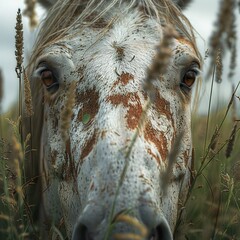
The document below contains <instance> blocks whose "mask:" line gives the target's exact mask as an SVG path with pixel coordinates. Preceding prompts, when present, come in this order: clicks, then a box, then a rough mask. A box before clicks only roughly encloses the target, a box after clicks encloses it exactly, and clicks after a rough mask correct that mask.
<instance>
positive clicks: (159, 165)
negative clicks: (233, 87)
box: [27, 0, 201, 240]
mask: <svg viewBox="0 0 240 240" xmlns="http://www.w3.org/2000/svg"><path fill="white" fill-rule="evenodd" d="M39 2H40V3H42V5H43V6H44V7H45V8H46V9H47V15H46V18H45V20H44V21H43V23H42V25H41V27H40V30H39V33H38V36H37V39H36V43H35V45H34V48H33V51H32V56H31V57H30V61H29V68H28V75H29V78H30V82H31V91H32V99H33V108H34V115H33V116H32V118H31V133H32V149H34V151H32V159H31V162H29V163H27V164H28V165H31V167H30V169H32V173H34V174H35V176H37V177H36V178H37V179H38V183H37V184H40V185H41V191H40V190H39V189H38V188H37V185H34V186H33V189H34V190H35V193H37V194H38V195H37V196H38V197H37V198H38V200H39V204H40V207H39V209H40V210H39V211H38V213H37V218H38V219H40V222H41V225H40V226H41V228H42V229H45V228H48V230H49V228H51V227H52V226H54V227H55V228H54V229H56V228H60V226H64V228H65V229H66V234H67V237H68V239H74V240H76V239H81V240H87V239H88V240H89V239H92V240H93V239H94V240H102V239H154V240H157V239H161V240H163V239H164V240H172V239H173V236H174V230H175V227H176V222H177V218H178V215H179V212H180V209H181V207H182V206H183V203H184V202H185V200H186V197H187V192H188V189H189V187H190V184H191V166H192V140H191V104H190V103H191V95H192V88H193V86H194V85H195V84H197V83H195V82H198V81H197V79H198V75H199V72H200V69H201V56H200V53H199V51H198V49H197V46H196V41H195V35H194V29H193V27H192V26H191V24H190V22H189V21H188V19H187V18H186V17H185V16H184V15H183V13H182V8H184V4H183V3H184V1H172V0H141V1H138V0H131V1H130V0H111V1H110V0H101V1H98V0H61V1H60V0H59V1H56V0H44V1H39ZM187 2H188V1H186V3H187ZM169 25H171V26H172V28H174V31H175V33H174V34H173V35H172V36H173V37H171V39H170V40H169V41H170V43H169V45H168V51H167V52H168V53H167V55H169V59H168V61H167V63H166V64H165V65H166V67H165V68H166V70H165V71H163V72H159V73H155V74H153V77H152V80H151V81H150V82H151V83H149V84H146V79H147V78H148V76H149V74H150V73H151V71H153V70H152V67H151V66H155V65H154V63H155V62H156V61H157V60H156V55H157V53H158V51H161V50H163V52H164V47H161V46H162V45H161V42H163V41H164V36H165V35H164V33H165V30H166V29H167V28H168V26H169ZM159 65H161V59H160V64H159ZM156 66H157V67H156V68H158V67H159V66H158V65H156ZM146 85H149V86H150V87H149V88H147V87H146ZM151 93H154V94H151ZM174 152H175V153H174ZM28 167H29V166H28ZM36 178H35V179H36ZM32 196H33V195H32ZM143 229H144V231H143ZM42 231H43V232H44V231H45V230H42ZM143 232H144V234H143ZM141 233H142V234H143V235H144V236H143V235H142V236H141V237H139V235H141ZM42 234H44V233H42ZM45 234H46V232H45ZM45 236H46V235H45ZM137 236H138V237H137Z"/></svg>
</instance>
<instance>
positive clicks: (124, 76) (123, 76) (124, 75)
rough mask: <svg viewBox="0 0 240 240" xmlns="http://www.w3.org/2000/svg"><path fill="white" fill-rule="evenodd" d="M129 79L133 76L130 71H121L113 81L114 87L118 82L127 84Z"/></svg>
mask: <svg viewBox="0 0 240 240" xmlns="http://www.w3.org/2000/svg"><path fill="white" fill-rule="evenodd" d="M130 80H134V76H133V75H132V74H130V73H124V72H123V73H122V74H121V75H120V76H119V77H118V79H117V81H116V82H115V83H114V85H113V86H114V87H115V86H116V85H119V84H122V85H127V84H128V83H129V81H130Z"/></svg>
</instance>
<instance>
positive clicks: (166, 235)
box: [149, 220, 173, 240]
mask: <svg viewBox="0 0 240 240" xmlns="http://www.w3.org/2000/svg"><path fill="white" fill-rule="evenodd" d="M149 240H173V237H172V232H171V230H170V227H169V225H168V223H167V222H166V220H164V221H162V222H161V223H159V224H158V225H157V226H156V227H155V228H154V229H153V230H152V232H151V234H150V238H149Z"/></svg>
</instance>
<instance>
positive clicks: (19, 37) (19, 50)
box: [15, 9, 23, 73]
mask: <svg viewBox="0 0 240 240" xmlns="http://www.w3.org/2000/svg"><path fill="white" fill-rule="evenodd" d="M16 20H17V23H16V27H15V29H16V35H15V49H16V50H15V56H16V61H17V65H16V70H18V71H19V72H20V73H22V70H21V69H22V64H23V24H22V14H21V10H20V9H18V12H17V18H16Z"/></svg>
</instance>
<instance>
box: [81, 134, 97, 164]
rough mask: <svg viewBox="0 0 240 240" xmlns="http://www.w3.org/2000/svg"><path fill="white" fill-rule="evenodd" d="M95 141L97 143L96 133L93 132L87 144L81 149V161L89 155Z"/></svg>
mask: <svg viewBox="0 0 240 240" xmlns="http://www.w3.org/2000/svg"><path fill="white" fill-rule="evenodd" d="M96 141H97V134H96V132H94V134H93V135H92V136H91V137H90V138H89V139H88V140H87V142H86V143H85V144H84V146H83V148H82V153H81V156H80V160H81V161H82V160H83V159H84V158H85V157H87V156H88V155H89V153H90V152H91V151H92V149H93V146H94V145H95V144H96Z"/></svg>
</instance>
